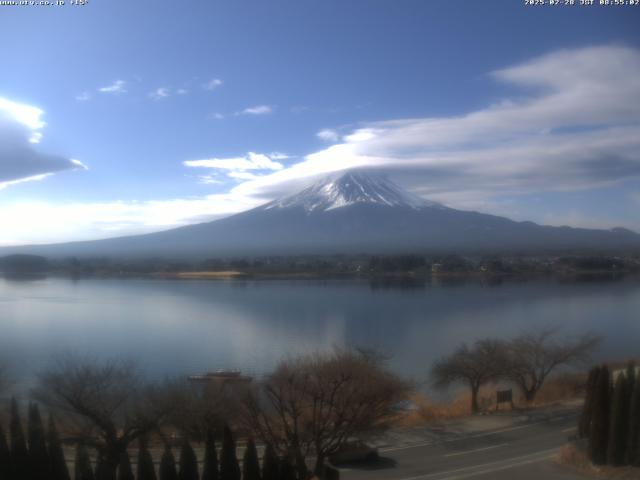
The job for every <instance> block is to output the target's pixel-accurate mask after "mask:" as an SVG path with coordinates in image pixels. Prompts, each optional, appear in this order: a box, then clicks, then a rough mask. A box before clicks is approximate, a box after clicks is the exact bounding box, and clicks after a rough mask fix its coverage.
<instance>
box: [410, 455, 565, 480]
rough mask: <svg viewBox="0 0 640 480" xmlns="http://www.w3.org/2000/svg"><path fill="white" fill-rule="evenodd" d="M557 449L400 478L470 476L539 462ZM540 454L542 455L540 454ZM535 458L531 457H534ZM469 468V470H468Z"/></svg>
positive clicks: (450, 479)
mask: <svg viewBox="0 0 640 480" xmlns="http://www.w3.org/2000/svg"><path fill="white" fill-rule="evenodd" d="M556 451H557V448H551V449H549V450H541V451H539V452H535V453H529V454H527V455H521V456H518V457H512V458H506V459H504V460H498V461H496V462H489V463H482V464H480V465H471V466H469V467H463V468H458V469H456V470H447V471H445V472H434V473H427V474H424V475H418V476H415V477H406V478H403V479H401V480H426V479H429V478H435V477H440V476H442V478H441V480H453V479H455V478H463V477H464V476H465V475H466V476H468V477H470V476H473V475H482V474H484V473H490V472H495V471H498V470H506V469H509V468H513V467H518V466H520V465H526V464H528V463H534V462H540V461H542V460H547V459H549V458H551V457H553V454H554V452H556ZM540 455H542V456H540ZM536 456H537V458H531V457H536ZM506 462H515V463H507V464H506V465H505V463H506ZM485 467H489V468H488V469H487V468H486V469H485V470H480V471H475V472H474V471H473V469H476V468H485ZM470 470H471V471H470ZM456 473H459V474H460V475H458V476H455V475H454V476H452V477H451V476H450V477H445V476H443V475H451V474H456Z"/></svg>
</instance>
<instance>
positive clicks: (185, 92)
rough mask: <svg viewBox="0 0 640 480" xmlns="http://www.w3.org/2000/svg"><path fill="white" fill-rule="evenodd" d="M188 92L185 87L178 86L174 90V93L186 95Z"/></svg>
mask: <svg viewBox="0 0 640 480" xmlns="http://www.w3.org/2000/svg"><path fill="white" fill-rule="evenodd" d="M188 93H189V90H187V89H186V88H179V89H177V90H176V94H178V95H186V94H188Z"/></svg>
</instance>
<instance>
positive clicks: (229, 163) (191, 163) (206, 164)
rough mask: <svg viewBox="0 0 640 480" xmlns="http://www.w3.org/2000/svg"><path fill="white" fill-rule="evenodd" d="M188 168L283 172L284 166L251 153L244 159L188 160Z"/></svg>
mask: <svg viewBox="0 0 640 480" xmlns="http://www.w3.org/2000/svg"><path fill="white" fill-rule="evenodd" d="M183 164H184V165H185V166H187V167H199V168H213V169H220V170H236V171H246V170H281V169H282V168H284V166H283V165H282V164H281V163H279V162H275V161H274V160H273V159H271V158H269V156H268V155H264V154H261V153H254V152H249V153H247V155H245V156H244V157H231V158H207V159H204V160H187V161H185V162H183Z"/></svg>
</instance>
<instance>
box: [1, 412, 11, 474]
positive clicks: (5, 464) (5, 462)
mask: <svg viewBox="0 0 640 480" xmlns="http://www.w3.org/2000/svg"><path fill="white" fill-rule="evenodd" d="M10 473H11V451H10V450H9V444H8V443H7V437H6V436H5V434H4V428H2V424H0V480H10V479H9V475H10Z"/></svg>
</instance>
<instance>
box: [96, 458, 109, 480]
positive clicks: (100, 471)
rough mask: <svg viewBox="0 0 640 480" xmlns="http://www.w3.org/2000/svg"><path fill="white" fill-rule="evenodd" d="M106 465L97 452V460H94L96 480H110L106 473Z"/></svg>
mask: <svg viewBox="0 0 640 480" xmlns="http://www.w3.org/2000/svg"><path fill="white" fill-rule="evenodd" d="M107 468H108V467H107V464H106V462H105V461H104V456H103V455H102V453H100V452H98V458H97V459H96V469H95V474H94V475H95V477H96V480H110V479H109V474H108V472H107Z"/></svg>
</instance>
